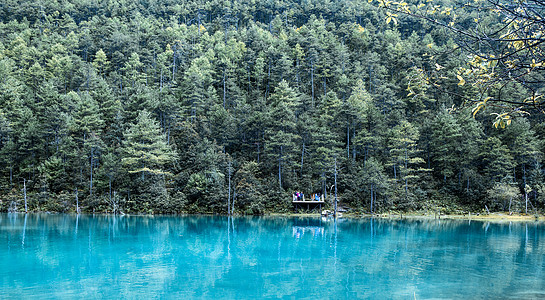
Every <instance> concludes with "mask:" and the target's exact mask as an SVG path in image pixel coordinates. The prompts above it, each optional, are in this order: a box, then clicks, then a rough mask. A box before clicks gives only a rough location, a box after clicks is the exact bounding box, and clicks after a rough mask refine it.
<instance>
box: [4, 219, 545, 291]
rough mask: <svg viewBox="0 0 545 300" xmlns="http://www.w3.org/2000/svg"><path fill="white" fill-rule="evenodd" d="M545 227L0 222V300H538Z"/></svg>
mask: <svg viewBox="0 0 545 300" xmlns="http://www.w3.org/2000/svg"><path fill="white" fill-rule="evenodd" d="M544 259H545V226H544V225H542V224H538V223H516V224H515V223H513V224H509V223H506V224H488V223H482V222H475V221H472V222H469V221H449V220H427V221H423V220H419V221H415V220H400V221H396V220H371V219H366V220H340V221H338V222H336V223H335V222H333V221H327V220H322V219H319V218H283V217H261V218H259V217H256V218H242V217H241V218H226V217H209V216H186V217H164V216H155V217H147V216H130V217H128V216H124V217H114V216H85V215H84V216H79V217H77V216H74V215H22V214H19V215H15V214H9V215H8V214H0V299H6V298H17V299H22V298H25V299H26V298H29V297H33V298H86V299H88V298H109V299H111V298H139V299H140V298H142V299H148V298H206V299H210V298H228V299H248V298H318V297H321V298H329V299H343V298H349V299H352V298H374V299H392V298H393V299H414V298H417V299H429V298H442V299H444V298H447V299H449V298H450V299H452V298H457V299H499V298H501V299H505V298H513V299H532V298H543V297H545V261H544Z"/></svg>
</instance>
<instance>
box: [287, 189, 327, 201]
mask: <svg viewBox="0 0 545 300" xmlns="http://www.w3.org/2000/svg"><path fill="white" fill-rule="evenodd" d="M321 198H322V194H320V193H316V194H312V195H311V197H310V201H320V200H321ZM293 201H305V195H304V194H303V193H301V192H297V191H296V192H293Z"/></svg>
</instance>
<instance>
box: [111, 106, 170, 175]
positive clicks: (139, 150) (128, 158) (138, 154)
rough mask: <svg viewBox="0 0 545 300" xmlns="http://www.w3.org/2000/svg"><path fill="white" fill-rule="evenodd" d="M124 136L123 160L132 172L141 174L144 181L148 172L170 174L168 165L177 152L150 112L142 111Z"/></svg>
mask: <svg viewBox="0 0 545 300" xmlns="http://www.w3.org/2000/svg"><path fill="white" fill-rule="evenodd" d="M123 137H124V142H123V147H122V149H121V150H122V151H121V152H122V153H123V158H122V160H121V161H122V163H123V165H124V166H125V167H126V168H127V170H128V172H129V173H130V174H140V176H141V179H142V181H143V180H144V179H145V175H146V174H151V175H164V174H169V171H168V168H167V167H166V166H167V165H168V164H169V163H172V162H173V160H174V154H175V153H174V151H173V150H172V148H171V147H170V146H169V145H168V144H167V143H166V137H165V135H164V134H163V133H162V132H161V129H160V127H159V124H157V122H156V121H155V120H153V119H152V118H151V116H150V113H149V112H147V111H145V110H144V111H141V112H140V113H139V114H138V118H137V120H136V123H135V124H133V125H132V126H131V127H130V128H129V129H128V130H126V131H125V133H124V134H123Z"/></svg>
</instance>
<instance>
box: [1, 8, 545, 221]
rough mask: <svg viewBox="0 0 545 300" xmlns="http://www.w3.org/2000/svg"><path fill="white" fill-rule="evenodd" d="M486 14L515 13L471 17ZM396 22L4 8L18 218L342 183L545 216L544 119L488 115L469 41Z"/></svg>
mask: <svg viewBox="0 0 545 300" xmlns="http://www.w3.org/2000/svg"><path fill="white" fill-rule="evenodd" d="M441 3H443V4H444V5H448V3H449V1H448V0H445V1H442V2H441ZM445 3H446V4H445ZM476 15H478V18H479V19H480V20H482V22H483V23H484V25H483V24H481V25H480V26H486V25H487V24H490V26H497V24H498V18H500V17H499V16H498V15H497V14H494V13H488V14H487V13H486V12H482V11H478V10H476V11H474V12H472V11H468V13H467V14H465V15H464V16H463V17H460V19H459V20H457V22H458V23H459V24H462V25H463V24H466V23H467V26H473V25H472V23H471V22H472V20H473V19H474V18H476V17H475V16H476ZM395 17H396V18H395V19H393V20H392V18H391V13H389V12H388V11H387V10H385V9H383V8H381V7H379V6H377V5H375V4H373V3H368V1H358V0H338V1H323V0H319V1H318V0H304V1H297V0H277V1H254V0H210V1H202V0H188V1H174V0H141V1H130V0H127V1H125V0H109V1H103V0H94V1H88V0H40V1H13V0H3V1H1V3H0V20H1V23H0V86H1V94H0V166H1V168H0V210H1V211H25V210H28V211H55V212H76V211H81V212H109V213H228V212H229V213H235V214H263V213H270V212H287V211H291V208H292V207H291V200H292V198H291V194H292V193H293V191H295V190H298V191H302V192H304V193H306V194H310V193H316V192H319V193H322V194H324V195H325V196H326V198H327V201H328V203H332V199H333V197H332V194H333V193H334V191H335V188H336V189H337V193H338V198H339V201H340V203H341V204H342V205H343V206H345V207H349V208H351V209H353V210H354V211H356V212H364V213H370V212H371V213H375V212H376V213H378V212H385V211H415V210H434V211H437V210H442V211H444V212H446V213H461V212H467V211H477V212H478V211H483V210H490V211H493V210H495V211H511V212H528V213H530V212H540V211H542V210H543V208H544V205H545V182H544V176H543V175H544V171H545V169H544V168H543V166H542V160H543V154H544V151H545V144H544V143H543V140H544V136H545V123H544V122H545V119H544V115H543V114H542V113H539V112H532V113H529V114H525V115H524V116H523V117H518V118H513V119H512V120H511V119H510V120H509V122H508V123H509V124H508V126H505V124H501V125H502V126H493V123H494V115H493V114H494V113H498V114H500V113H502V112H503V111H502V110H503V107H502V106H501V105H496V106H493V105H492V106H489V107H487V108H486V111H481V112H479V113H478V114H473V113H472V109H473V108H474V107H472V106H471V105H468V101H467V99H473V98H475V97H476V95H477V94H478V91H476V90H475V88H474V87H472V86H471V85H469V84H466V85H463V84H460V78H461V77H460V75H459V74H460V70H461V69H462V68H464V67H465V66H466V65H467V57H468V56H467V54H468V53H466V52H465V51H464V49H463V48H461V47H457V46H456V45H457V44H459V40H458V38H459V37H456V36H455V35H454V34H453V32H452V31H449V30H448V29H447V28H444V27H441V26H434V24H433V23H432V22H428V21H427V20H425V19H423V18H412V17H410V16H407V15H402V14H400V15H396V16H395ZM421 70H434V71H437V72H440V74H441V75H440V77H438V78H441V82H440V83H435V82H434V83H433V84H429V81H423V80H419V78H420V79H421V76H422V74H423V73H422V72H421ZM490 93H491V94H493V93H501V95H502V99H503V100H504V101H509V100H510V99H513V100H514V101H515V100H517V99H518V98H519V97H521V95H522V94H525V93H527V89H526V87H524V86H523V85H520V84H516V83H514V84H511V85H503V86H502V87H501V90H498V91H490ZM496 125H497V124H496ZM335 175H336V177H337V186H336V187H334V177H335Z"/></svg>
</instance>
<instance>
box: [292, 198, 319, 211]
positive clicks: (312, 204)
mask: <svg viewBox="0 0 545 300" xmlns="http://www.w3.org/2000/svg"><path fill="white" fill-rule="evenodd" d="M310 199H312V200H305V196H304V195H303V197H302V199H301V200H298V199H297V197H295V196H293V199H292V201H291V203H292V204H293V210H294V212H298V211H300V210H303V211H305V212H316V210H318V211H317V212H321V211H322V204H325V201H324V200H325V199H324V196H323V195H322V196H321V197H320V198H319V199H320V200H315V196H314V194H313V195H311V197H310Z"/></svg>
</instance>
